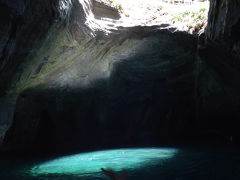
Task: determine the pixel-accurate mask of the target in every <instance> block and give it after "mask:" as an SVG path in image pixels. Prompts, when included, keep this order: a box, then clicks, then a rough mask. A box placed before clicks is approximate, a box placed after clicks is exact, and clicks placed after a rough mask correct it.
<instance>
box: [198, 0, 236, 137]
mask: <svg viewBox="0 0 240 180" xmlns="http://www.w3.org/2000/svg"><path fill="white" fill-rule="evenodd" d="M239 12H240V1H238V0H236V1H232V0H211V6H210V12H209V22H208V27H207V30H206V37H205V42H204V41H203V40H202V39H203V38H202V37H201V38H200V45H199V49H198V61H197V63H196V72H197V78H196V87H197V88H196V97H197V100H196V101H197V109H198V114H197V118H198V120H197V121H198V124H199V127H201V129H202V131H203V132H204V133H206V134H211V135H213V136H216V137H217V136H218V137H222V139H225V141H229V142H230V139H231V141H235V142H239V137H240V135H239V132H238V131H239V130H238V129H239V127H238V121H239V118H240V113H239V108H240V99H239V97H240V96H239V95H240V94H239V90H240V84H239V79H240V64H239V63H240V56H239V54H240V49H239V43H240V36H239V33H240V13H239ZM229 137H231V138H229Z"/></svg>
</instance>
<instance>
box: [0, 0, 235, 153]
mask: <svg viewBox="0 0 240 180" xmlns="http://www.w3.org/2000/svg"><path fill="white" fill-rule="evenodd" d="M2 2H4V3H5V4H4V3H3V4H4V5H6V6H7V7H11V8H12V7H16V6H15V5H14V6H12V5H11V6H10V5H9V4H8V3H6V2H5V1H2ZM13 2H14V0H13ZM98 3H99V1H88V0H59V1H58V0H54V1H47V0H44V1H43V0H36V1H24V7H25V8H24V11H23V12H22V13H17V15H14V16H13V17H11V18H13V19H14V20H15V21H13V20H9V22H12V23H11V24H10V25H6V30H5V31H3V33H5V34H7V35H6V37H7V38H6V39H5V40H4V39H3V40H2V39H1V44H2V45H1V48H2V50H1V56H0V67H1V69H0V84H1V86H0V97H2V98H4V99H8V102H7V104H15V102H16V106H15V111H14V117H13V123H12V125H11V127H10V129H9V130H8V132H7V134H6V136H5V138H4V143H3V146H2V148H3V149H4V150H7V151H15V152H16V151H17V152H21V151H23V152H25V151H40V152H45V151H49V150H56V149H57V150H58V149H59V148H60V149H61V150H64V148H66V149H71V148H73V149H87V148H100V147H109V146H115V145H118V146H121V145H136V144H138V145H139V144H140V145H143V144H144V145H158V144H160V143H163V142H171V139H173V140H177V139H178V138H179V137H182V138H183V137H184V138H183V139H184V140H186V139H191V138H192V139H191V140H193V141H195V135H196V136H200V137H201V138H202V136H203V135H206V134H207V133H210V134H211V133H212V134H216V136H223V137H224V138H225V137H226V139H227V137H232V136H233V137H234V139H237V137H239V133H238V131H237V126H236V124H237V120H238V119H239V117H240V116H239V112H238V109H239V105H240V103H239V89H240V88H239V83H238V80H239V79H240V76H239V66H238V64H239V39H238V30H239V28H238V26H239V15H238V14H237V12H239V3H238V1H230V0H229V1H227V0H221V1H217V0H212V1H211V9H210V14H209V27H208V29H207V31H206V38H205V39H204V38H202V37H200V38H199V40H200V41H199V46H198V47H199V48H198V53H196V47H197V46H196V45H197V42H196V41H197V40H196V38H195V37H193V36H191V35H188V34H186V33H184V32H175V30H176V29H174V30H173V29H171V27H169V25H168V24H162V25H159V26H148V27H147V26H132V27H124V26H121V23H120V22H117V21H116V19H117V18H118V15H117V12H116V11H115V9H113V8H112V7H109V6H107V5H106V4H98ZM11 8H10V9H11ZM106 9H107V10H106ZM11 18H10V19H11ZM112 18H114V19H112ZM6 24H7V23H6ZM9 30H10V33H8V32H9ZM173 32H174V33H173ZM1 33H2V32H1ZM226 39H227V41H226ZM194 95H195V96H194ZM9 99H10V100H9ZM0 108H1V107H0ZM0 112H1V111H0ZM2 117H4V118H5V119H6V117H9V116H6V115H3V116H2ZM235 117H236V118H235ZM229 119H230V120H229ZM190 135H191V136H190ZM86 139H87V140H86ZM230 139H233V138H230Z"/></svg>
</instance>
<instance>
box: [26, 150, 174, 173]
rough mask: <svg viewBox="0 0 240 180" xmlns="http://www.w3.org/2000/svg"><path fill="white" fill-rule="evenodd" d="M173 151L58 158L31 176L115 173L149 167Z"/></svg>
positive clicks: (84, 154)
mask: <svg viewBox="0 0 240 180" xmlns="http://www.w3.org/2000/svg"><path fill="white" fill-rule="evenodd" d="M176 152H177V150H175V149H157V148H148V149H118V150H109V151H97V152H91V153H83V154H76V155H71V156H65V157H60V158H58V159H54V160H51V161H47V162H44V163H42V164H39V165H36V166H34V167H33V168H32V169H31V170H30V173H31V175H34V176H37V175H43V174H65V175H78V176H85V175H86V174H87V175H91V174H96V173H100V172H101V168H106V169H108V168H111V169H113V170H115V171H120V170H123V169H125V170H129V169H133V170H134V169H138V168H143V167H149V166H152V165H155V164H158V163H159V162H161V161H163V160H166V159H169V158H172V157H173V156H174V155H175V153H176Z"/></svg>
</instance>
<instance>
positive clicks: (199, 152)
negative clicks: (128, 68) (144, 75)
mask: <svg viewBox="0 0 240 180" xmlns="http://www.w3.org/2000/svg"><path fill="white" fill-rule="evenodd" d="M101 168H106V169H108V168H111V169H113V170H115V171H121V170H123V169H125V170H126V172H127V179H131V180H155V179H160V180H176V179H178V180H198V179H199V180H200V179H201V180H202V179H204V180H208V179H209V180H210V179H211V180H212V179H229V180H232V179H233V180H234V179H240V151H239V150H237V149H226V148H225V149H224V148H221V149H217V148H215V149H210V148H201V149H200V148H198V149H187V148H186V149H174V148H141V149H140V148H138V149H117V150H107V151H96V152H89V153H81V154H75V155H69V156H64V157H58V158H53V159H51V158H49V159H48V160H33V161H32V162H28V163H26V162H22V161H21V162H16V161H15V162H10V161H5V162H1V161H0V179H1V180H5V179H6V180H17V179H21V180H23V179H24V180H32V179H34V180H40V179H41V180H50V179H54V180H63V179H64V180H65V179H68V180H76V179H79V180H90V179H92V180H99V179H102V180H103V179H107V177H106V176H104V174H103V173H102V172H101V170H100V169H101Z"/></svg>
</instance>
